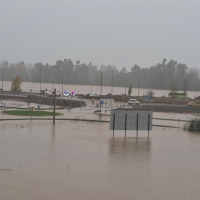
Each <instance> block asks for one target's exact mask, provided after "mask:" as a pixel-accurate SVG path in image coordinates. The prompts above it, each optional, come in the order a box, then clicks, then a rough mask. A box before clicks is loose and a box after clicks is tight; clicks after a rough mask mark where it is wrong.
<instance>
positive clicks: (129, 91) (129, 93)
mask: <svg viewBox="0 0 200 200" xmlns="http://www.w3.org/2000/svg"><path fill="white" fill-rule="evenodd" d="M131 93H132V84H130V86H129V88H128V96H129V97H130V96H131Z"/></svg>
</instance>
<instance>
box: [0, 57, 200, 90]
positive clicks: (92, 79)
mask: <svg viewBox="0 0 200 200" xmlns="http://www.w3.org/2000/svg"><path fill="white" fill-rule="evenodd" d="M16 76H20V78H21V80H22V82H37V83H40V82H41V83H52V84H53V83H63V84H77V85H91V84H92V85H101V83H102V85H103V86H113V87H115V86H116V87H125V86H126V87H129V86H130V85H131V84H132V86H133V87H135V88H137V87H140V88H147V89H168V90H172V91H176V90H179V91H187V90H196V91H199V90H200V88H199V85H200V78H199V70H198V69H195V68H189V67H188V66H187V65H186V64H182V63H178V62H177V61H174V60H170V61H169V62H167V60H166V59H163V61H162V62H161V63H157V64H155V65H154V66H151V67H149V68H141V67H140V66H138V65H136V64H135V65H134V66H132V67H131V69H130V71H128V70H127V69H126V68H125V67H122V68H121V69H118V68H117V67H116V66H115V65H107V66H105V65H102V66H97V65H93V64H92V63H91V62H90V63H89V64H85V63H81V62H80V61H79V60H77V61H76V62H73V61H72V60H71V59H64V60H57V61H56V63H55V64H54V65H49V64H48V63H47V64H43V63H40V62H37V63H35V65H30V64H25V63H24V61H20V62H18V63H4V66H3V65H2V64H1V67H0V80H2V79H3V80H4V81H12V80H13V79H14V78H15V77H16Z"/></svg>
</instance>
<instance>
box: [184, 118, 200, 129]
mask: <svg viewBox="0 0 200 200" xmlns="http://www.w3.org/2000/svg"><path fill="white" fill-rule="evenodd" d="M184 129H185V130H187V131H190V132H200V119H192V120H190V121H189V122H188V123H187V124H185V126H184Z"/></svg>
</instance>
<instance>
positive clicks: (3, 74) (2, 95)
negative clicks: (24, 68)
mask: <svg viewBox="0 0 200 200" xmlns="http://www.w3.org/2000/svg"><path fill="white" fill-rule="evenodd" d="M2 63H3V68H2V87H1V89H2V94H1V97H2V101H1V106H2V108H3V79H4V62H2Z"/></svg>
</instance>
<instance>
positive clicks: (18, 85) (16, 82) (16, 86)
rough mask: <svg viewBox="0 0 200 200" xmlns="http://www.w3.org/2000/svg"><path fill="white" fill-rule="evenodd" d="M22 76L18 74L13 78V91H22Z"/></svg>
mask: <svg viewBox="0 0 200 200" xmlns="http://www.w3.org/2000/svg"><path fill="white" fill-rule="evenodd" d="M21 84H22V81H21V78H20V77H19V76H16V77H15V78H14V79H13V80H12V84H11V88H10V90H11V91H13V92H21V91H22V90H21Z"/></svg>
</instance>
